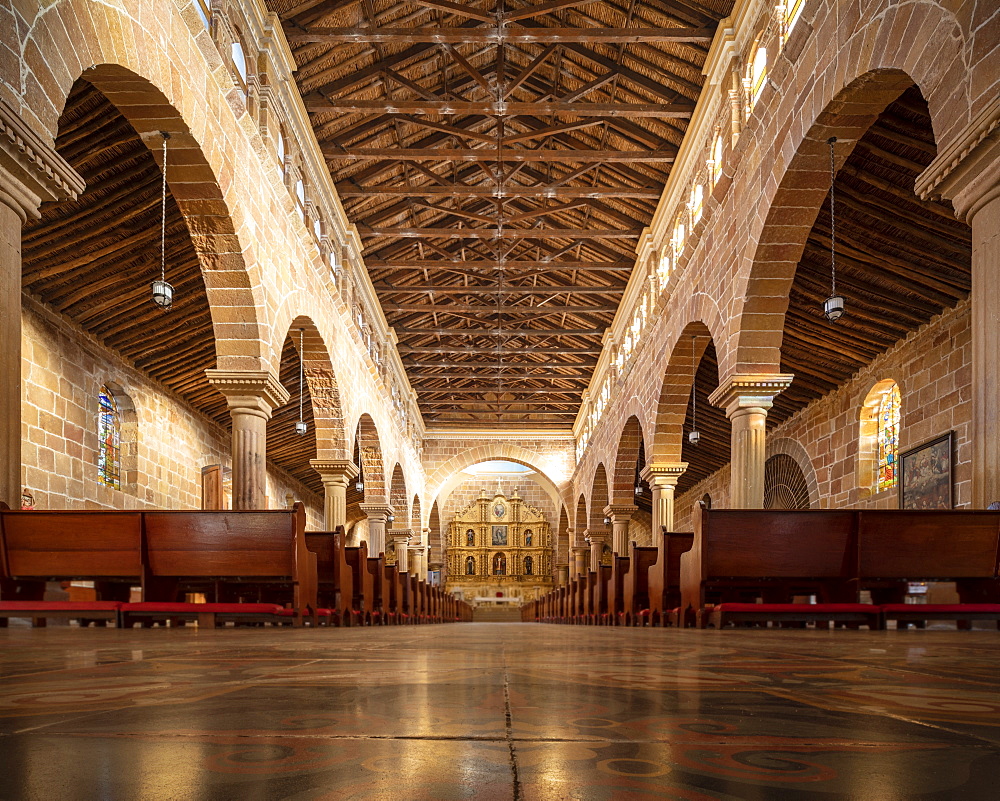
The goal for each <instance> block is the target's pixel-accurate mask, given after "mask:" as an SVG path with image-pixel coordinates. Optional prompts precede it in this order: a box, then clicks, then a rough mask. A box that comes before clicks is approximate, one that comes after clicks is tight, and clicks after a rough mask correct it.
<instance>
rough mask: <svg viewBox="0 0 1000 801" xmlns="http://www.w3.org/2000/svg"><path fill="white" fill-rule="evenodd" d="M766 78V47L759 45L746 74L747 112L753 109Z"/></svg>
mask: <svg viewBox="0 0 1000 801" xmlns="http://www.w3.org/2000/svg"><path fill="white" fill-rule="evenodd" d="M766 79H767V48H766V47H764V46H763V45H761V46H760V47H758V48H757V52H756V53H754V57H753V62H751V64H750V74H749V75H748V76H747V90H748V94H749V97H748V105H747V113H749V112H751V111H753V107H754V105H755V104H756V103H757V98H759V97H760V93H761V92H763V91H764V81H765V80H766Z"/></svg>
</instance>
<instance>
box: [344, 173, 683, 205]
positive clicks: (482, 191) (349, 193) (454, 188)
mask: <svg viewBox="0 0 1000 801" xmlns="http://www.w3.org/2000/svg"><path fill="white" fill-rule="evenodd" d="M437 178H438V180H439V181H441V183H439V184H438V185H437V186H433V185H427V184H425V185H422V186H412V185H406V186H400V185H398V184H397V185H393V186H351V185H343V184H341V185H339V186H338V187H337V194H338V195H340V197H370V196H372V195H411V196H424V197H430V196H436V195H446V196H449V197H454V196H462V197H496V196H498V194H499V195H501V196H502V197H523V198H594V199H596V198H602V197H620V198H647V199H649V200H658V199H659V198H660V195H662V194H663V190H661V189H656V188H650V189H635V188H632V187H628V186H598V187H593V186H553V185H551V184H543V185H536V186H507V187H504V189H503V192H502V193H499V192H498V190H497V189H496V187H493V186H467V185H465V184H457V185H456V184H449V183H447V182H446V181H444V179H443V178H441V177H440V176H437Z"/></svg>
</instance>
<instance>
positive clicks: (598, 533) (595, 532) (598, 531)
mask: <svg viewBox="0 0 1000 801" xmlns="http://www.w3.org/2000/svg"><path fill="white" fill-rule="evenodd" d="M583 536H584V537H586V538H587V542H589V543H591V544H593V543H595V542H607V541H608V540H609V539H610V537H611V530H610V529H606V528H595V529H589V528H588V529H587V530H586V531H585V532H583Z"/></svg>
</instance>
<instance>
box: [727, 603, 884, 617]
mask: <svg viewBox="0 0 1000 801" xmlns="http://www.w3.org/2000/svg"><path fill="white" fill-rule="evenodd" d="M880 608H881V607H878V606H876V605H874V604H729V603H726V604H719V605H718V606H715V607H713V610H716V611H722V612H762V613H765V614H779V613H781V612H810V613H812V612H815V613H816V614H823V613H824V612H828V613H831V614H836V613H850V612H860V613H862V614H866V615H873V614H877V613H878V611H879V609H880Z"/></svg>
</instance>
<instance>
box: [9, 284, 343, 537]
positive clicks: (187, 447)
mask: <svg viewBox="0 0 1000 801" xmlns="http://www.w3.org/2000/svg"><path fill="white" fill-rule="evenodd" d="M21 322H22V326H23V335H22V348H21V364H22V368H21V369H22V378H23V397H24V403H23V406H22V417H21V430H22V438H21V439H22V444H21V448H22V451H21V453H22V463H23V468H22V478H23V484H24V486H26V487H29V488H30V489H31V491H32V492H33V494H34V496H35V502H36V506H37V507H38V508H39V509H200V508H201V468H202V467H204V466H206V465H211V464H222V465H229V463H230V455H229V450H230V442H229V440H230V435H229V432H228V431H226V430H225V429H224V428H222V427H220V426H218V425H217V424H215V423H214V422H212V421H210V420H207V419H206V418H204V417H202V416H201V415H200V414H199V413H198V412H196V411H194V410H193V409H191V408H190V407H189V406H187V405H185V404H184V403H182V402H181V401H180V400H178V399H177V398H175V397H173V396H172V395H170V394H169V393H168V392H166V390H164V389H163V388H162V387H160V386H159V385H157V384H155V383H154V382H152V381H151V380H150V379H149V378H147V377H146V376H145V375H144V374H143V373H141V372H140V371H138V370H136V369H135V368H134V367H132V366H131V365H129V364H128V363H127V362H125V361H124V360H122V359H121V358H120V357H119V356H118V355H117V354H115V353H113V352H112V351H109V350H108V349H106V348H105V347H103V346H102V345H101V344H100V343H98V342H97V341H96V340H94V339H93V338H92V337H90V336H88V335H87V334H86V333H84V332H83V331H81V330H79V329H78V328H76V327H75V326H73V325H72V324H71V323H69V322H68V321H66V320H65V319H63V318H61V317H59V316H58V315H56V314H54V313H52V312H51V311H49V310H48V309H47V308H46V307H44V306H43V305H42V304H40V303H38V302H37V301H35V300H33V299H31V298H25V301H24V307H23V310H22V315H21ZM102 384H103V385H108V388H109V389H111V390H112V392H113V393H115V395H116V398H117V399H118V400H119V403H120V411H121V412H122V415H123V422H124V425H123V438H122V439H123V442H122V460H123V461H122V467H123V475H122V489H121V490H115V489H112V488H111V487H108V486H106V485H105V484H102V483H100V482H99V481H98V480H97V396H98V392H99V390H100V387H101V385H102ZM267 485H268V498H269V506H270V507H271V508H281V507H283V506H284V505H285V496H286V495H287V494H288V493H291V494H292V495H293V496H294V497H295V499H296V500H301V501H303V502H304V503H305V504H306V509H307V513H308V524H309V526H310V527H311V528H313V527H319V528H321V527H322V520H323V503H322V499H320V498H317V497H316V496H315V495H313V493H311V492H310V491H309V490H307V489H306V488H304V487H303V486H301V485H300V484H299V483H298V482H296V481H295V480H294V479H292V478H290V477H289V476H288V475H286V474H284V473H283V472H281V471H278V470H276V469H275V468H274V467H273V466H272V467H271V468H270V469H269V470H268V481H267Z"/></svg>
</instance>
